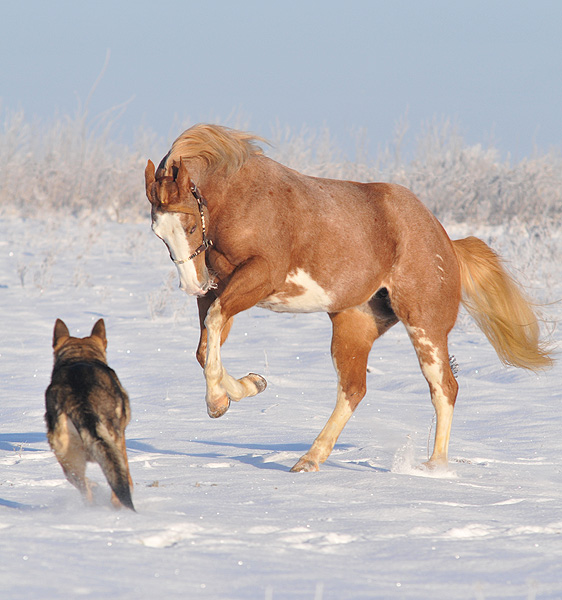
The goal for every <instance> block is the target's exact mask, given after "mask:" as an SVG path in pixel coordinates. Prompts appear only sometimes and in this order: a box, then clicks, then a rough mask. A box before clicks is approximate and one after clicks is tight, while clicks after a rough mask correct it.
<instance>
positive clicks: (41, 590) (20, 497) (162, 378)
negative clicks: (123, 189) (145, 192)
mask: <svg viewBox="0 0 562 600" xmlns="http://www.w3.org/2000/svg"><path fill="white" fill-rule="evenodd" d="M147 212H148V204H147ZM59 219H60V217H57V215H56V213H53V215H52V216H50V217H43V218H36V219H22V218H17V217H13V218H12V217H10V218H8V217H4V218H0V318H1V321H2V323H1V336H0V389H1V402H0V465H1V471H0V472H1V477H0V598H6V599H9V600H18V599H22V600H24V599H25V600H30V599H35V598H38V599H39V598H40V599H42V600H48V599H58V598H96V599H97V598H113V599H125V598H135V599H139V598H141V599H145V598H146V599H153V598H161V599H162V600H164V599H166V600H168V599H172V598H182V599H191V598H197V599H199V598H201V599H217V600H218V599H220V600H230V599H232V600H234V599H236V600H238V599H244V600H254V599H257V600H262V599H263V600H268V599H269V600H284V599H295V600H296V599H299V600H300V599H303V600H344V599H353V600H358V599H363V598H364V599H367V598H383V599H386V598H408V599H412V600H413V599H421V600H424V599H429V598H442V599H447V600H456V599H476V600H478V599H486V600H488V599H492V598H507V599H510V600H514V599H530V598H532V599H535V598H536V599H541V600H546V599H552V600H554V599H560V598H562V472H561V471H562V458H561V457H562V436H561V433H560V431H561V427H562V386H561V383H562V365H561V364H560V362H557V363H556V365H555V367H554V368H553V369H552V370H550V371H548V372H546V373H543V374H539V375H536V374H531V373H527V372H523V371H520V370H516V369H506V368H504V367H503V366H501V364H500V362H499V361H498V359H497V358H496V356H495V354H494V351H493V350H492V348H491V346H490V345H489V344H488V343H487V341H486V340H485V338H484V336H483V335H482V334H481V333H480V332H479V331H478V330H476V329H475V328H474V327H473V326H472V325H471V324H470V322H469V320H468V318H467V317H466V316H461V318H460V319H459V326H458V327H457V328H456V329H455V330H454V332H453V333H452V335H451V337H450V352H451V354H453V355H454V356H455V358H456V360H457V362H458V364H459V367H460V371H459V374H458V380H459V384H460V394H459V399H458V402H457V407H456V412H455V420H454V424H453V432H452V438H451V445H450V455H451V463H450V468H449V471H448V472H446V473H441V474H439V475H435V476H421V472H417V471H415V469H414V468H413V467H414V466H415V465H416V464H418V463H420V462H421V461H423V460H425V459H426V457H427V452H428V445H430V438H432V436H433V432H432V417H433V409H432V406H431V403H430V400H429V393H428V390H427V386H426V383H425V381H424V379H423V377H422V376H421V373H420V372H419V368H418V365H417V361H416V359H415V356H414V353H413V349H412V347H411V345H410V343H409V341H408V340H407V337H406V334H405V332H404V329H403V328H402V327H401V326H400V325H397V326H396V327H395V328H394V329H393V330H391V331H390V332H389V333H388V334H387V335H386V336H384V337H383V338H382V339H380V340H378V341H377V342H376V343H375V346H374V348H373V351H372V353H371V357H370V366H371V369H370V373H369V375H368V385H369V391H368V394H367V396H366V397H365V399H364V400H363V402H362V404H361V405H360V406H359V408H358V410H357V411H356V414H355V415H354V417H353V418H352V419H351V421H350V422H349V424H348V425H347V427H346V428H345V430H344V432H343V434H342V436H341V438H340V440H339V443H338V444H337V445H336V448H335V449H334V452H333V454H332V455H331V457H330V458H329V459H328V461H327V462H326V463H325V464H324V465H323V467H322V468H321V471H320V472H319V473H297V474H294V473H290V472H289V469H290V467H291V466H292V465H293V464H294V463H295V462H296V460H297V459H298V457H299V456H300V455H301V454H302V453H304V451H305V450H306V449H307V448H308V447H309V445H310V444H311V442H312V441H313V439H314V438H315V436H316V435H317V434H318V433H319V431H320V429H321V428H322V426H323V424H324V423H325V421H326V419H327V418H328V416H329V414H330V412H331V409H332V407H333V404H334V401H335V384H336V381H335V374H334V372H333V368H332V364H331V359H330V355H329V345H330V325H329V319H328V318H327V316H326V315H323V314H314V315H279V314H274V313H270V312H267V311H264V310H259V309H255V310H251V311H249V312H248V313H245V314H242V315H240V316H239V317H238V318H237V319H236V320H235V326H234V328H233V331H232V333H231V336H230V338H229V341H228V343H227V344H226V346H225V347H224V352H223V357H224V361H225V364H226V365H227V367H228V368H229V370H230V372H231V373H233V374H236V375H238V376H241V375H244V374H246V373H247V372H249V371H255V372H258V373H260V374H262V375H264V376H265V377H266V378H267V380H268V384H269V385H268V389H267V390H266V391H265V392H264V393H263V394H261V395H260V396H258V397H256V398H250V399H246V400H243V401H242V402H240V403H239V404H233V406H232V407H231V409H230V411H229V412H228V413H227V414H226V415H225V416H224V417H222V418H221V419H218V420H212V419H210V418H209V417H208V416H207V414H206V408H205V402H204V380H203V375H202V372H201V370H200V368H199V366H198V365H197V363H196V360H195V356H194V351H195V347H196V343H197V338H198V327H197V316H196V312H197V311H196V305H195V301H194V300H193V299H190V298H187V297H184V296H183V295H182V294H181V292H180V291H179V290H177V289H176V288H177V282H176V276H175V273H174V269H173V266H172V265H171V263H170V261H169V258H168V255H167V252H166V250H165V248H164V245H163V244H162V243H161V242H160V241H159V240H157V239H156V238H155V237H154V236H153V234H152V233H151V232H150V228H149V224H148V214H147V221H146V222H145V223H143V224H118V223H110V222H105V221H104V220H102V219H101V217H99V216H96V215H95V214H94V215H92V216H91V217H90V218H89V219H86V218H82V219H81V220H78V219H71V218H69V219H63V220H59ZM458 229H459V231H458V232H455V231H452V232H451V233H452V234H455V235H454V237H459V236H460V235H463V234H465V233H467V232H468V231H470V228H468V231H465V230H463V231H460V228H458ZM465 229H466V228H465ZM471 231H472V232H475V233H479V234H480V235H482V236H484V237H486V236H488V238H489V239H488V240H487V241H490V239H492V240H493V241H494V242H495V244H496V247H498V248H499V249H500V250H502V251H506V252H507V254H508V255H510V254H511V257H512V264H511V266H512V267H513V268H517V267H519V268H520V269H521V270H522V272H523V273H522V274H523V275H525V276H526V277H527V278H528V283H529V284H530V286H531V288H532V289H531V293H533V294H535V296H536V297H538V298H539V299H540V301H541V302H544V303H546V302H550V301H554V300H557V299H560V298H562V277H561V275H560V256H562V244H561V242H560V234H559V232H557V236H558V237H556V236H554V235H551V237H550V239H548V240H547V239H544V235H543V237H542V239H529V238H526V239H523V240H522V239H521V237H519V235H518V234H517V232H514V231H513V230H510V231H509V232H503V231H502V230H501V229H498V230H495V231H488V232H487V231H484V230H483V231H480V232H478V231H475V230H474V228H473V229H472V230H471ZM457 233H458V234H459V235H456V234H457ZM542 233H543V234H544V232H542ZM550 233H551V234H552V233H553V232H550ZM538 237H539V238H540V237H541V236H540V235H538ZM533 244H534V245H533ZM533 248H534V249H535V250H533ZM536 248H541V253H539V254H537V251H536ZM545 315H546V316H547V317H548V318H550V319H551V320H556V319H560V318H561V317H562V308H561V305H560V304H555V305H552V306H548V307H545ZM57 317H60V318H62V319H64V320H65V322H66V323H67V325H68V326H69V328H70V330H71V333H72V334H74V335H79V336H83V335H88V334H89V332H90V329H91V327H92V325H93V323H94V322H95V320H97V319H98V318H99V317H103V318H104V319H105V322H106V327H107V331H108V339H109V348H108V355H109V363H110V365H111V366H112V367H113V368H114V369H115V370H116V371H117V373H118V375H119V377H120V379H121V381H122V383H123V385H124V386H125V388H126V389H127V390H128V392H129V395H130V398H131V405H132V411H133V419H132V421H131V424H130V425H129V427H128V429H127V440H128V441H127V447H128V453H129V460H130V463H131V472H132V477H133V479H134V482H135V490H134V496H133V498H134V503H135V506H136V508H137V511H138V512H137V513H132V512H129V511H126V510H122V511H115V510H113V509H112V508H111V507H110V505H109V491H108V488H107V485H106V484H105V481H104V480H103V475H102V474H101V471H100V470H99V468H98V467H97V466H94V465H91V466H90V467H89V474H90V476H91V477H92V478H93V479H95V480H96V481H98V482H99V483H100V484H101V485H100V489H101V492H100V497H99V498H98V502H97V505H96V506H95V507H93V508H91V507H86V506H84V505H83V503H82V501H81V499H80V496H79V494H78V492H77V491H76V490H75V489H74V488H73V487H72V486H71V485H70V484H69V483H67V482H66V480H65V479H64V477H63V474H62V470H61V468H60V466H59V465H58V463H57V462H56V460H55V457H54V455H53V454H52V453H51V451H50V449H49V447H48V444H47V440H46V436H45V426H44V421H43V413H44V390H45V388H46V387H47V385H48V383H49V378H50V372H51V366H52V357H51V336H52V329H53V325H54V322H55V319H56V318H57ZM550 329H551V331H552V333H551V338H552V340H553V341H554V342H555V343H557V344H560V341H561V339H562V334H561V332H560V329H559V328H556V327H555V326H554V325H551V326H550Z"/></svg>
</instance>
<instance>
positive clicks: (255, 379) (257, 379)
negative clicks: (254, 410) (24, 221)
mask: <svg viewBox="0 0 562 600" xmlns="http://www.w3.org/2000/svg"><path fill="white" fill-rule="evenodd" d="M246 379H249V380H250V381H251V382H252V383H253V384H254V385H255V386H256V395H257V394H261V393H262V392H263V391H264V390H265V388H266V387H267V381H266V380H265V379H264V378H263V377H262V376H261V375H258V374H257V373H248V375H246Z"/></svg>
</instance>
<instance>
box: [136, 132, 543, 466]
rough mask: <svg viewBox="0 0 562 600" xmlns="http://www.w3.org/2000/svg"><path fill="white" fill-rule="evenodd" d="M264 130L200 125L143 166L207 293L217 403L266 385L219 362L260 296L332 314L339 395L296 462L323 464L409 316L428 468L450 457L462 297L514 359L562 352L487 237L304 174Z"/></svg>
mask: <svg viewBox="0 0 562 600" xmlns="http://www.w3.org/2000/svg"><path fill="white" fill-rule="evenodd" d="M263 142H265V140H264V139H263V138H260V137H257V136H254V135H252V134H250V133H246V132H243V131H238V130H234V129H230V128H227V127H222V126H218V125H207V124H199V125H195V126H193V127H191V128H189V129H187V130H186V131H184V132H183V133H182V134H181V135H180V136H179V137H178V138H177V139H176V140H175V141H174V143H173V144H172V146H171V148H170V150H169V152H168V153H167V154H166V155H165V156H164V158H163V159H162V160H161V162H160V164H159V166H158V168H157V169H155V166H154V164H153V163H152V161H150V160H149V161H148V163H147V166H146V169H145V183H146V194H147V198H148V200H149V201H150V203H151V205H152V210H151V215H152V230H153V231H154V233H155V234H156V235H157V236H158V237H159V238H161V239H162V240H163V241H164V243H165V244H166V246H167V247H168V251H169V253H170V257H171V259H172V261H173V262H174V264H175V265H176V267H177V270H178V275H179V282H180V289H181V290H183V291H185V292H186V293H187V294H190V295H193V296H196V298H197V304H198V309H199V321H200V327H201V333H200V338H199V344H198V347H197V351H196V358H197V360H198V362H199V364H200V365H201V367H203V370H204V375H205V381H206V397H205V399H206V404H207V412H208V414H209V416H210V417H213V418H217V417H220V416H222V415H223V414H224V413H225V412H226V411H227V410H228V408H229V407H230V404H231V401H239V400H241V399H242V398H246V397H249V396H255V395H256V394H259V393H261V392H263V390H264V389H265V388H266V385H267V383H266V381H265V379H264V378H263V377H261V376H260V375H258V374H255V373H249V374H248V375H246V376H244V377H241V378H239V379H237V378H235V377H233V376H231V375H230V374H229V373H228V371H227V370H226V368H225V367H224V365H223V363H222V361H221V346H222V344H223V343H224V342H225V340H226V339H227V336H228V333H229V331H230V328H231V325H232V320H233V317H234V316H235V315H237V314H238V313H240V312H242V311H245V310H248V309H250V308H251V307H253V306H258V307H262V308H266V309H269V310H272V311H276V312H293V313H310V312H326V313H328V315H329V317H330V320H331V323H332V341H331V354H332V359H333V363H334V366H335V369H336V372H337V377H338V384H337V395H336V405H335V408H334V410H333V412H332V414H331V416H330V417H329V419H328V421H327V423H326V425H325V426H324V428H323V429H322V431H321V432H320V434H319V435H318V436H317V437H316V439H315V440H314V442H313V444H312V446H311V447H310V449H309V450H308V452H306V453H305V454H304V455H303V456H302V457H301V458H300V459H299V460H298V462H297V463H296V464H295V465H294V466H293V467H292V469H291V471H318V470H319V465H320V463H323V462H324V461H325V460H326V459H327V458H328V456H329V455H330V453H331V451H332V449H333V447H334V445H335V443H336V440H337V439H338V436H339V435H340V433H341V431H342V430H343V428H344V426H345V424H346V423H347V421H348V420H349V418H350V417H351V415H352V414H353V411H354V410H355V408H356V407H357V405H358V404H359V402H360V401H361V399H362V398H363V397H364V395H365V393H366V388H367V385H366V373H367V360H368V356H369V352H370V350H371V347H372V345H373V343H374V341H375V340H376V339H377V338H378V337H380V336H381V335H383V334H384V333H385V332H386V331H387V330H388V329H389V328H390V327H392V326H393V325H395V324H396V323H397V322H398V321H400V322H402V323H403V324H404V326H405V328H406V331H407V333H408V336H409V338H410V340H411V342H412V344H413V347H414V349H415V352H416V354H417V358H418V361H419V365H420V368H421V371H422V374H423V376H424V377H425V379H426V381H427V383H428V385H429V390H430V395H431V401H432V403H433V406H434V409H435V413H436V430H435V440H434V447H433V452H432V454H431V457H430V458H429V460H428V461H427V462H426V463H424V465H421V467H422V468H427V469H435V468H437V467H440V468H443V467H446V466H447V464H448V458H447V456H448V446H449V436H450V431H451V423H452V418H453V409H454V406H455V402H456V398H457V391H458V384H457V380H456V378H455V376H454V374H453V371H452V368H451V364H450V360H449V351H448V345H447V338H448V334H449V332H450V331H451V329H452V328H453V326H454V325H455V321H456V319H457V314H458V310H459V305H460V303H461V302H462V304H463V305H464V306H465V307H466V309H467V311H468V312H469V314H470V315H471V316H472V317H474V318H475V320H476V322H477V324H478V325H479V326H480V328H481V329H482V330H483V332H484V333H485V334H486V336H487V338H488V340H489V341H490V343H491V344H492V346H493V347H494V349H495V350H496V352H497V354H498V356H499V358H500V359H501V361H502V362H503V363H505V364H506V365H513V366H516V367H522V368H526V369H530V370H539V369H543V368H545V367H548V366H549V365H550V364H551V362H552V359H551V357H550V355H549V350H548V349H547V348H546V346H545V345H544V343H543V342H542V341H541V340H540V335H539V326H538V322H537V317H536V315H535V313H534V310H533V308H532V305H531V303H530V301H529V300H528V299H527V298H526V297H525V296H524V294H523V293H522V291H521V289H520V288H519V286H518V284H517V283H516V281H515V280H514V279H513V278H512V276H511V275H510V274H508V272H507V271H506V269H505V268H504V266H503V264H502V261H501V259H500V257H499V256H498V255H497V254H496V253H495V252H494V251H493V250H492V249H491V248H490V247H489V246H488V245H487V244H485V243H484V242H483V241H481V240H479V239H477V238H475V237H467V238H465V239H459V240H454V241H451V239H450V238H449V236H448V235H447V233H446V232H445V229H444V228H443V227H442V225H441V224H440V223H439V221H438V220H437V218H436V217H435V216H434V215H433V214H432V213H431V212H430V211H429V210H428V209H427V208H426V207H425V205H424V204H423V203H422V202H421V201H420V200H419V199H418V198H417V197H416V196H415V195H414V194H413V193H412V192H411V191H409V190H408V189H406V188H405V187H402V186H400V185H396V184H392V183H358V182H353V181H340V180H335V179H324V178H316V177H311V176H307V175H304V174H302V173H299V172H297V171H295V170H293V169H290V168H288V167H286V166H284V165H282V164H280V163H278V162H276V161H274V160H272V159H271V158H268V157H267V156H266V155H265V154H264V152H263V150H262V148H261V145H260V144H261V143H263Z"/></svg>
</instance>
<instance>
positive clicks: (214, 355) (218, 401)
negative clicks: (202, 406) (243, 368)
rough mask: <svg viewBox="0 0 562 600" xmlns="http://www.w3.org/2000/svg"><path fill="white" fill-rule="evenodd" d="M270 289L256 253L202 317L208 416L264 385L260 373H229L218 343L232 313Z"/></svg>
mask: <svg viewBox="0 0 562 600" xmlns="http://www.w3.org/2000/svg"><path fill="white" fill-rule="evenodd" d="M271 293H272V286H271V284H270V279H269V269H268V267H267V263H266V261H264V260H263V259H261V258H259V257H256V258H253V259H250V260H249V261H247V262H246V263H244V265H242V266H240V267H238V268H237V269H236V270H235V271H234V273H233V275H232V277H231V279H230V281H229V282H228V284H227V286H226V288H225V289H224V291H223V292H222V293H221V295H220V298H217V299H216V300H215V301H214V302H213V304H212V305H211V307H210V308H209V310H208V311H207V316H206V318H205V322H204V325H205V329H206V331H207V356H206V360H205V380H206V383H207V394H206V402H207V412H208V414H209V416H210V417H213V418H216V417H220V416H222V415H223V414H224V413H225V412H226V411H227V410H228V407H229V406H230V401H231V400H235V401H238V400H241V399H242V398H246V397H248V396H255V395H256V394H259V393H260V392H263V390H264V389H265V388H266V386H267V382H266V381H265V379H264V378H263V377H261V376H260V375H256V374H255V373H250V374H249V375H246V376H245V377H242V378H241V379H236V378H234V377H232V376H231V375H230V374H229V373H228V371H227V370H226V369H225V367H224V366H223V364H222V360H221V354H220V347H221V338H222V335H223V331H224V329H225V327H228V326H229V323H230V322H231V320H232V317H233V316H234V315H236V314H237V313H239V312H241V311H243V310H247V309H248V308H251V307H252V306H254V305H255V304H257V303H258V302H259V301H260V300H263V299H264V298H266V297H267V296H268V295H269V294H271Z"/></svg>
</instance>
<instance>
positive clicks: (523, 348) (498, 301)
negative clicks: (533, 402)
mask: <svg viewBox="0 0 562 600" xmlns="http://www.w3.org/2000/svg"><path fill="white" fill-rule="evenodd" d="M453 249H454V251H455V254H456V256H457V260H458V263H459V267H460V274H461V285H462V303H463V305H464V307H465V308H466V310H467V311H468V313H469V314H470V315H471V316H472V317H473V318H474V320H475V321H476V323H477V324H478V326H479V327H480V329H482V331H483V332H484V333H485V334H486V337H487V338H488V340H489V341H490V343H491V344H492V346H493V347H494V349H495V350H496V352H497V354H498V356H499V358H500V360H501V361H502V362H503V363H504V364H506V365H513V366H515V367H523V368H525V369H531V370H538V369H543V368H546V367H549V366H551V365H552V358H551V357H550V356H549V352H548V349H547V348H546V347H545V345H544V344H543V343H542V342H541V341H540V339H539V325H538V322H537V317H536V316H535V313H534V312H533V309H532V306H531V304H530V302H529V301H528V300H527V299H526V298H525V297H524V296H523V294H522V292H521V290H520V289H519V286H518V285H517V283H516V282H515V280H514V279H513V278H512V277H511V276H510V275H509V274H508V273H507V271H506V270H505V269H504V267H503V265H502V263H501V260H500V258H499V257H498V255H497V254H496V253H495V252H494V251H493V250H492V249H491V248H490V247H489V246H488V245H486V244H485V243H484V242H483V241H482V240H479V239H478V238H475V237H467V238H465V239H462V240H455V241H453Z"/></svg>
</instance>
